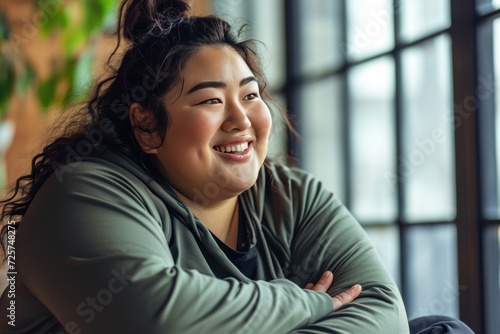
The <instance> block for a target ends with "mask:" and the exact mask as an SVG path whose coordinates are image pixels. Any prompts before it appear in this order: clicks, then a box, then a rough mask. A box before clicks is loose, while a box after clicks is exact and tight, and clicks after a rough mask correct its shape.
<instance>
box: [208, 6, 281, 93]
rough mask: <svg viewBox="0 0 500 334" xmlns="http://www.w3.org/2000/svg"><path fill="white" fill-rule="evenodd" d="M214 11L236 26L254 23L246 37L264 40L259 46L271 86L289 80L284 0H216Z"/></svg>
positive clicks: (273, 86)
mask: <svg viewBox="0 0 500 334" xmlns="http://www.w3.org/2000/svg"><path fill="white" fill-rule="evenodd" d="M213 1H214V2H213V8H214V12H215V13H216V14H218V15H221V16H222V17H223V18H224V19H226V20H227V21H228V22H229V23H231V24H234V25H235V27H236V28H239V27H241V26H243V25H244V24H246V23H249V24H250V30H248V31H247V32H248V33H247V35H246V37H248V38H255V39H257V40H259V41H261V42H263V43H264V45H263V46H262V45H258V46H259V52H260V55H261V57H262V64H263V67H264V70H265V73H266V77H267V79H268V84H269V87H270V88H275V87H281V86H282V85H283V84H284V82H285V62H284V61H283V59H285V45H284V40H285V38H284V36H285V35H284V29H283V26H284V23H283V21H284V14H283V13H284V12H285V11H284V9H283V2H282V1H268V0H252V1H245V0H213Z"/></svg>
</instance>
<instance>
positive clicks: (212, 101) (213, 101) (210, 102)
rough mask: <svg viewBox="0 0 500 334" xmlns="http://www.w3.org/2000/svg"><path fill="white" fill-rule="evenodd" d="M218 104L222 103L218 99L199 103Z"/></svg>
mask: <svg viewBox="0 0 500 334" xmlns="http://www.w3.org/2000/svg"><path fill="white" fill-rule="evenodd" d="M218 103H222V101H221V100H220V99H208V100H205V101H203V102H201V103H200V104H218Z"/></svg>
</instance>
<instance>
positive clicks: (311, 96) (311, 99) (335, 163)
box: [298, 77, 345, 201]
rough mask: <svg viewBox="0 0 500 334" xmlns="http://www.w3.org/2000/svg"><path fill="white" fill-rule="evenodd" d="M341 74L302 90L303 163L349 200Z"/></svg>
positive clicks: (307, 168) (305, 167) (342, 197)
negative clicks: (344, 162) (345, 181)
mask: <svg viewBox="0 0 500 334" xmlns="http://www.w3.org/2000/svg"><path fill="white" fill-rule="evenodd" d="M341 97H342V86H341V78H338V77H332V78H329V79H328V80H322V81H319V82H315V83H313V84H309V85H307V86H306V87H305V89H304V91H303V92H302V97H301V101H302V106H301V110H302V111H303V115H304V116H303V117H302V118H301V124H300V129H301V130H300V131H301V133H300V135H301V139H300V140H299V141H298V142H299V143H300V144H301V145H302V149H301V152H302V153H301V156H302V167H303V168H304V169H306V170H308V171H310V172H311V173H313V174H314V175H315V176H316V177H318V178H319V179H320V180H322V181H323V182H324V183H325V185H326V187H327V188H329V189H330V190H331V191H333V192H335V193H336V194H337V196H338V197H339V198H340V199H341V200H342V201H345V195H344V182H343V180H344V179H345V177H344V170H343V161H344V159H343V151H342V147H343V145H344V141H343V131H342V128H343V127H342V124H343V119H342V104H343V101H342V98H341Z"/></svg>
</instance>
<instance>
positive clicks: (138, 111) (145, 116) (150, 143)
mask: <svg viewBox="0 0 500 334" xmlns="http://www.w3.org/2000/svg"><path fill="white" fill-rule="evenodd" d="M129 119H130V124H131V125H132V131H134V136H135V139H136V140H137V142H138V143H139V146H140V147H141V149H142V150H143V151H144V152H145V153H147V154H156V153H158V147H159V146H160V145H161V138H160V137H159V136H158V133H157V132H156V131H152V129H154V128H155V127H156V126H155V125H156V124H155V117H154V115H153V113H152V112H151V111H149V110H146V109H144V108H143V107H142V106H141V105H140V104H139V103H137V102H134V103H132V105H131V106H130V112H129Z"/></svg>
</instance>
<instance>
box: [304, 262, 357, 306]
mask: <svg viewBox="0 0 500 334" xmlns="http://www.w3.org/2000/svg"><path fill="white" fill-rule="evenodd" d="M332 283H333V273H332V272H331V271H325V272H324V273H323V275H321V277H320V278H319V280H318V282H317V283H316V284H314V283H308V284H307V285H306V287H305V288H306V289H307V290H314V291H321V292H326V291H327V290H328V288H329V287H330V286H331V285H332ZM360 293H361V285H359V284H355V285H353V286H352V287H351V288H349V289H347V290H346V291H344V292H341V293H339V294H338V295H336V296H335V297H333V298H332V300H333V310H334V311H337V310H338V309H339V308H341V307H342V306H344V305H345V304H347V303H350V302H352V301H353V300H354V299H356V298H357V297H358V296H359V294H360Z"/></svg>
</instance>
